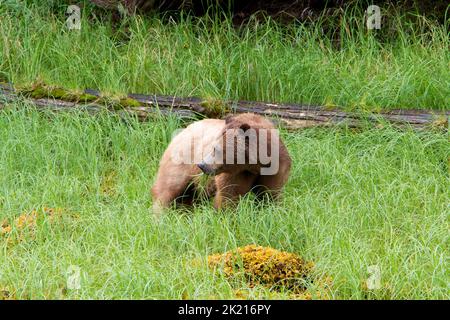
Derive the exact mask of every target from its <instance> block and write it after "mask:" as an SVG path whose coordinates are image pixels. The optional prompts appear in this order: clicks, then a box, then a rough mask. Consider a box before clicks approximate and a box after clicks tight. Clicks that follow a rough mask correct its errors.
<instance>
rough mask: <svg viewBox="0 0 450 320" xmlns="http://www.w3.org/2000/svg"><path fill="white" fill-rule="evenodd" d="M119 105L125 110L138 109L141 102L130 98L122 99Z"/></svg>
mask: <svg viewBox="0 0 450 320" xmlns="http://www.w3.org/2000/svg"><path fill="white" fill-rule="evenodd" d="M119 103H120V105H121V106H122V107H124V108H136V107H139V106H140V105H141V103H140V102H139V101H137V100H136V99H133V98H130V97H126V98H122V99H120V101H119Z"/></svg>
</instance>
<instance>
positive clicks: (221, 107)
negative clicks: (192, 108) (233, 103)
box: [200, 98, 230, 118]
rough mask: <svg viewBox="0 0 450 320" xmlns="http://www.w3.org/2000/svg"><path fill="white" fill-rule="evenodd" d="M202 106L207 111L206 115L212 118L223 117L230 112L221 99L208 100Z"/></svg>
mask: <svg viewBox="0 0 450 320" xmlns="http://www.w3.org/2000/svg"><path fill="white" fill-rule="evenodd" d="M200 105H201V106H202V107H203V108H204V109H205V111H204V113H205V115H206V116H208V117H211V118H217V117H221V116H223V115H224V114H226V113H229V112H230V108H229V107H228V105H227V103H226V102H225V101H223V100H220V99H215V98H206V99H204V100H203V101H202V102H201V103H200Z"/></svg>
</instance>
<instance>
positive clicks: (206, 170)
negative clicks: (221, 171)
mask: <svg viewBox="0 0 450 320" xmlns="http://www.w3.org/2000/svg"><path fill="white" fill-rule="evenodd" d="M197 167H199V168H200V170H202V171H203V173H204V174H211V175H212V174H214V172H215V170H214V169H213V168H212V167H211V166H210V165H208V164H206V163H204V162H201V163H199V164H198V165H197Z"/></svg>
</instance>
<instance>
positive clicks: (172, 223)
mask: <svg viewBox="0 0 450 320" xmlns="http://www.w3.org/2000/svg"><path fill="white" fill-rule="evenodd" d="M31 2H32V1H21V2H19V1H15V0H8V1H3V2H2V1H0V4H2V6H0V76H1V77H3V78H6V80H9V81H13V82H14V83H15V84H16V85H18V86H21V85H26V84H30V83H33V82H35V81H37V80H41V81H44V82H46V83H48V84H51V85H58V86H64V87H67V88H72V89H84V88H86V87H91V88H98V89H101V90H103V91H105V92H110V93H114V94H123V93H126V92H140V93H157V94H170V95H186V96H191V95H198V96H202V97H213V98H221V99H248V100H266V101H276V102H281V101H286V102H304V103H316V104H331V105H332V104H336V105H342V106H343V107H344V108H347V109H355V108H356V109H369V110H371V109H378V108H380V107H384V108H397V107H402V108H417V107H421V108H430V109H440V110H443V109H448V108H449V106H450V101H449V97H450V73H449V63H450V57H449V55H448V47H449V44H450V43H449V39H448V37H447V33H448V28H447V26H439V25H436V24H434V23H432V22H430V21H426V20H425V19H421V18H419V19H418V21H419V22H418V23H417V24H414V25H413V24H410V23H408V22H407V19H405V17H400V16H398V17H395V19H397V20H396V21H397V22H398V23H397V24H395V23H394V25H396V28H394V29H389V30H385V31H386V32H389V33H390V36H389V37H386V39H384V40H383V41H382V40H380V38H383V32H384V31H383V30H381V32H378V33H376V34H374V33H369V32H367V31H366V30H365V28H364V24H363V20H362V18H361V16H358V15H357V14H355V13H351V12H349V13H348V14H347V15H346V16H345V18H344V19H342V21H341V22H340V23H341V25H340V26H341V28H340V30H343V31H341V32H340V34H339V36H338V37H334V39H336V38H337V39H339V41H338V43H336V42H333V41H332V40H330V39H329V38H327V37H325V36H324V35H323V34H322V27H323V26H324V25H323V24H321V22H318V23H317V24H315V25H310V26H304V25H293V26H289V27H288V26H280V25H277V24H275V23H273V22H270V21H269V22H255V23H252V24H250V25H249V26H247V27H242V28H234V27H233V26H232V25H231V24H230V22H229V20H225V21H220V20H214V19H208V18H202V19H197V18H189V17H185V18H182V19H181V20H180V21H178V22H177V23H174V22H173V23H163V22H161V21H160V20H158V19H156V18H145V19H144V18H139V17H137V18H133V19H131V20H130V21H129V22H128V30H120V29H119V30H118V31H117V30H116V31H113V30H111V28H110V26H109V25H108V24H107V23H106V22H105V21H102V20H101V19H94V18H92V16H91V15H89V14H84V15H83V19H82V28H81V30H79V31H74V30H68V29H67V28H66V26H65V19H66V17H65V16H64V14H63V12H64V11H65V8H61V10H59V11H56V13H55V11H50V9H49V8H48V7H47V6H46V4H45V3H47V2H42V4H41V5H39V6H37V5H34V6H32V5H27V4H26V3H31ZM24 3H25V4H24ZM58 12H59V13H58ZM391 22H392V21H391ZM349 26H351V27H349ZM4 80H5V79H4ZM183 125H185V124H184V123H182V122H180V120H177V119H175V118H155V119H154V120H152V121H150V122H147V123H138V122H137V121H136V120H134V119H126V121H124V120H120V119H118V118H117V117H114V116H112V115H110V114H102V115H98V116H95V117H93V116H89V115H86V114H83V113H75V112H74V113H66V114H57V115H55V114H52V113H46V112H41V113H38V112H37V111H35V110H33V109H32V108H30V107H29V106H26V105H24V104H22V103H18V104H14V105H9V106H8V107H7V108H6V109H5V110H3V111H0V231H1V233H2V234H0V299H1V298H2V297H10V298H24V299H29V298H47V299H50V298H92V299H100V298H125V299H128V298H149V299H156V298H166V299H181V298H188V299H200V298H217V299H220V298H236V297H239V296H241V295H242V292H245V296H246V297H247V298H293V296H292V295H290V293H289V292H281V293H274V292H272V291H269V290H268V289H267V288H263V287H255V288H250V287H249V286H248V284H247V283H246V282H245V281H244V279H241V278H237V279H234V280H229V279H226V278H225V277H224V276H223V275H222V274H220V273H215V272H213V271H211V270H210V269H208V267H207V263H206V258H207V256H208V255H210V254H213V253H222V252H225V251H227V250H230V249H234V248H236V247H238V246H245V245H248V244H257V245H262V246H270V247H273V248H276V249H279V250H284V251H288V252H294V253H296V254H298V255H300V256H302V257H304V258H305V259H307V260H309V261H313V262H314V264H315V275H316V276H317V278H318V279H319V278H326V277H328V278H330V279H331V282H330V283H329V286H328V287H327V288H325V289H326V290H325V291H326V292H325V293H324V295H323V294H321V295H318V291H319V292H320V291H321V290H322V291H323V290H324V288H323V287H321V286H320V283H319V284H317V285H313V286H312V287H311V288H310V289H309V292H310V293H311V294H312V296H313V298H321V297H322V298H323V297H325V296H326V297H330V298H336V299H348V298H354V299H401V298H410V299H426V298H446V299H448V298H449V297H450V295H449V291H448V283H449V281H450V275H449V272H448V257H449V251H448V245H449V243H448V230H449V220H448V209H449V201H448V199H449V195H450V194H449V193H450V192H449V182H450V177H449V167H448V166H449V162H448V159H449V158H448V157H449V154H450V145H449V143H448V135H447V134H446V133H442V132H437V131H429V132H416V131H412V130H409V129H404V130H398V129H395V128H391V127H389V126H384V127H383V128H381V129H375V128H372V127H370V126H368V127H367V128H362V129H361V130H350V129H345V128H340V129H337V128H336V129H307V130H303V131H298V132H295V133H294V132H290V133H288V132H283V137H284V139H285V141H286V144H287V146H288V149H289V151H290V153H291V155H292V158H293V171H292V174H291V177H290V180H289V183H288V184H287V187H286V190H285V192H284V197H283V199H282V201H281V202H278V203H266V204H258V203H256V202H255V201H253V199H252V197H251V196H248V197H246V198H244V199H243V200H242V201H241V202H240V203H239V206H238V208H237V209H236V210H229V211H225V212H221V213H218V212H216V211H215V210H214V209H213V207H212V204H211V203H209V202H205V201H203V202H200V203H198V204H197V205H196V206H195V208H194V209H193V210H192V211H189V210H172V211H171V212H169V213H168V214H167V215H165V216H164V217H163V218H162V220H160V221H155V219H153V218H152V215H151V212H150V208H151V205H152V203H151V198H150V194H149V189H150V187H151V185H152V182H153V179H154V176H155V173H156V170H157V165H158V161H159V158H160V157H161V155H162V152H163V151H164V148H165V147H166V146H167V144H168V142H169V140H170V138H171V134H172V132H173V131H174V130H175V129H176V128H180V127H182V126H183ZM35 215H37V218H36V219H35V218H34V217H35ZM9 226H11V227H12V229H11V230H9V229H8V227H9ZM74 266H75V269H76V268H79V269H76V270H79V271H80V276H81V287H80V289H77V290H75V289H70V288H68V283H67V280H68V278H69V277H70V276H71V275H72V274H73V271H74V270H75V269H74ZM371 266H377V268H379V270H380V271H381V287H380V288H379V289H376V290H369V289H368V288H367V286H366V281H367V279H368V278H369V277H371V272H370V271H369V270H370V267H371Z"/></svg>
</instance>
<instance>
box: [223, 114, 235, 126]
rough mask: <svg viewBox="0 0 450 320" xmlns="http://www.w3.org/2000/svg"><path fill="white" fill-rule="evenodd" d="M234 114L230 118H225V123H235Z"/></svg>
mask: <svg viewBox="0 0 450 320" xmlns="http://www.w3.org/2000/svg"><path fill="white" fill-rule="evenodd" d="M233 118H234V114H230V115H229V116H226V117H225V123H226V124H229V123H230V122H231V121H233Z"/></svg>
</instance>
